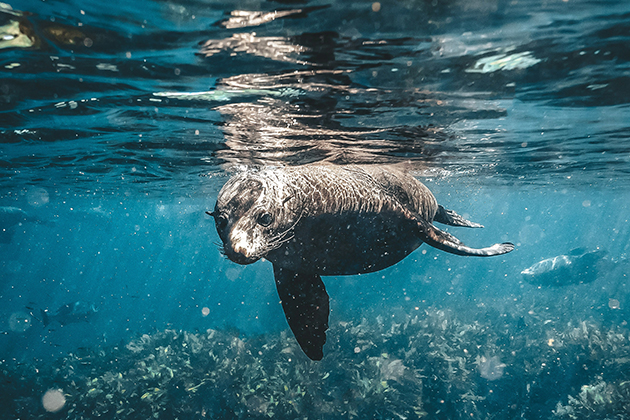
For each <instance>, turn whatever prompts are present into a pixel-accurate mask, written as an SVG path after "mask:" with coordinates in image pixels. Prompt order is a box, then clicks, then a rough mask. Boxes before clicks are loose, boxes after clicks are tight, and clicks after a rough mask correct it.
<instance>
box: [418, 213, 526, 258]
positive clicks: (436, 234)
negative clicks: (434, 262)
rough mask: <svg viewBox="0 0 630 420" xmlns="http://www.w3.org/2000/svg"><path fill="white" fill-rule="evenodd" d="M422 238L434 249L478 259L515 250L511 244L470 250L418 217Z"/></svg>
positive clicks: (451, 236) (506, 243) (454, 238)
mask: <svg viewBox="0 0 630 420" xmlns="http://www.w3.org/2000/svg"><path fill="white" fill-rule="evenodd" d="M416 220H417V222H418V231H419V234H420V238H421V239H422V240H423V241H424V242H426V243H427V244H429V245H431V246H432V247H434V248H437V249H441V250H442V251H446V252H450V253H451V254H456V255H468V256H478V257H491V256H494V255H501V254H506V253H508V252H510V251H512V250H513V249H514V245H512V244H511V243H509V242H505V243H502V244H494V245H492V246H490V247H488V248H480V249H477V248H470V247H468V246H466V245H464V244H463V243H462V242H461V241H460V240H459V239H457V238H456V237H454V236H453V235H451V234H449V233H446V232H444V231H442V230H440V229H438V228H436V227H435V226H433V225H432V224H431V223H429V222H427V221H426V220H424V219H422V218H421V217H416Z"/></svg>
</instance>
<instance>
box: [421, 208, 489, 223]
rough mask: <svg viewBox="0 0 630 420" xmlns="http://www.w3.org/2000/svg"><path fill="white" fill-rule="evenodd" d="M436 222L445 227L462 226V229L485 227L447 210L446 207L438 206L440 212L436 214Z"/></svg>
mask: <svg viewBox="0 0 630 420" xmlns="http://www.w3.org/2000/svg"><path fill="white" fill-rule="evenodd" d="M433 220H434V221H436V222H439V223H442V224H444V225H450V226H461V227H470V228H482V227H483V225H480V224H479V223H475V222H471V221H470V220H466V219H464V218H463V217H462V216H460V215H459V214H457V213H455V212H454V211H453V210H447V209H445V208H444V207H442V206H440V205H438V211H437V213H435V217H434V218H433Z"/></svg>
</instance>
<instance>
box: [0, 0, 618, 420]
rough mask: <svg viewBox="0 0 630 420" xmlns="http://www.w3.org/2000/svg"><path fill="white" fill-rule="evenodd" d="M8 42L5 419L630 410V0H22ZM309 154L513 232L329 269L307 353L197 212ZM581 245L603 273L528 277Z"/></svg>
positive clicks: (266, 288)
mask: <svg viewBox="0 0 630 420" xmlns="http://www.w3.org/2000/svg"><path fill="white" fill-rule="evenodd" d="M274 12H276V13H274ZM0 35H2V36H1V37H0V207H2V210H3V211H2V212H0V223H1V224H2V226H0V228H1V229H2V235H1V236H0V331H1V332H2V334H0V374H1V375H2V376H1V377H0V379H1V380H2V382H1V383H0V390H1V393H2V395H3V396H2V397H0V405H2V406H3V407H4V409H2V410H0V411H2V412H3V413H2V414H0V418H5V417H6V418H17V417H20V418H44V417H46V416H53V415H54V416H59V417H60V418H79V417H82V416H85V417H90V416H91V415H92V416H93V415H97V414H98V415H102V416H105V417H107V418H149V417H151V416H152V415H154V414H155V417H156V418H208V417H211V418H268V417H272V416H274V417H280V418H295V417H297V416H300V417H309V418H311V417H312V418H354V417H358V418H377V417H379V418H380V417H383V418H402V417H401V416H403V417H406V418H420V417H424V416H429V418H488V417H495V418H528V419H538V418H545V419H547V418H619V419H622V418H623V419H628V418H630V405H628V404H627V401H629V400H630V386H628V384H629V383H630V382H628V381H630V363H628V360H629V358H630V330H629V329H628V325H627V322H628V319H629V317H630V299H629V293H630V286H629V285H628V277H627V274H628V269H629V267H630V265H628V263H627V253H628V247H629V240H630V225H629V222H628V212H627V208H628V206H629V205H630V188H629V187H628V186H629V185H630V162H629V161H630V146H629V145H628V140H629V133H630V127H629V121H630V108H629V103H630V88H629V86H630V77H629V71H630V66H629V63H630V47H629V46H630V3H627V2H614V1H610V2H604V1H586V0H577V1H573V0H569V1H561V0H560V1H537V0H526V1H449V2H447V1H433V2H431V1H401V2H392V3H385V2H382V3H377V2H370V1H368V2H361V1H352V2H350V1H338V2H325V1H311V2H306V1H304V2H301V1H281V2H272V1H265V2H262V1H253V2H237V1H233V2H205V1H196V0H190V1H188V0H187V1H179V2H177V1H149V0H138V1H136V2H132V3H130V2H119V1H109V2H106V3H105V2H88V3H85V2H75V1H30V0H23V1H19V2H11V3H10V4H9V5H2V6H1V8H0ZM314 162H328V163H335V164H348V163H362V164H365V163H380V164H399V165H403V166H404V167H405V168H406V169H408V170H409V171H411V172H412V173H413V174H414V175H415V176H416V177H417V178H418V179H420V180H422V181H423V182H424V183H425V184H426V185H427V186H428V187H429V188H430V189H431V191H432V192H433V193H434V195H435V196H436V198H437V199H438V202H440V203H441V204H443V205H444V206H445V207H447V208H451V209H453V210H455V211H457V212H459V213H461V214H463V215H465V217H467V218H469V219H470V220H473V221H475V222H479V223H482V224H483V225H485V229H481V230H465V229H457V228H450V229H449V231H450V232H452V233H454V234H455V235H457V236H458V237H459V238H460V239H462V240H463V241H464V242H465V243H466V244H468V245H471V246H475V247H481V246H487V245H490V244H492V243H495V242H500V241H501V242H502V241H511V242H513V243H514V244H515V245H516V249H515V251H514V252H512V253H510V254H507V255H504V256H500V257H494V258H487V259H475V258H465V257H457V256H454V255H450V254H446V253H443V252H440V251H438V250H436V249H433V248H430V247H428V246H426V245H423V246H422V247H421V248H420V249H419V250H417V251H416V252H415V253H413V254H412V255H411V256H409V257H408V258H406V259H405V260H403V261H402V262H401V263H399V264H397V265H395V266H393V267H390V268H388V269H386V270H383V271H380V272H377V273H373V274H368V275H361V276H347V277H327V278H324V282H325V283H326V287H327V290H328V293H329V295H330V297H331V316H330V330H329V341H328V343H327V344H326V346H325V348H324V354H325V356H324V361H322V362H320V363H319V364H317V363H316V362H310V361H308V360H307V359H306V357H305V356H304V355H302V354H301V353H300V352H299V349H297V350H295V349H294V348H293V347H295V343H294V342H293V341H292V340H293V338H292V336H291V334H290V331H289V330H288V328H287V324H286V320H285V318H284V314H283V312H282V308H281V306H280V305H279V303H278V296H277V293H276V290H275V285H274V282H273V273H272V268H271V264H269V263H268V262H258V263H256V264H253V265H250V266H239V265H236V264H234V263H232V262H230V261H228V260H227V259H225V258H224V257H223V256H222V255H221V254H220V252H219V247H218V243H219V242H220V240H219V237H218V235H217V234H216V230H215V227H214V221H213V220H212V218H211V217H208V216H207V215H205V211H207V210H211V209H212V208H213V207H214V203H215V200H216V196H217V194H218V191H219V190H220V188H221V186H222V185H223V183H224V182H225V181H227V179H228V178H229V176H230V175H231V174H232V173H234V172H236V171H238V170H242V169H243V168H247V167H257V166H263V165H301V164H307V163H314ZM575 249H584V250H589V251H590V250H597V249H600V250H602V251H604V254H603V255H605V257H604V259H603V260H602V263H601V267H600V269H599V272H598V275H597V277H596V278H595V279H591V280H592V281H590V282H588V283H584V284H578V283H576V284H569V285H567V286H562V287H554V286H551V285H545V284H542V285H540V284H530V283H528V282H527V281H525V280H524V277H523V276H522V275H521V271H522V270H524V269H526V268H527V267H530V266H532V265H533V264H534V263H536V262H538V261H541V260H543V259H545V258H551V257H554V256H558V255H563V254H564V255H569V254H570V253H571V251H572V250H575ZM577 252H578V253H579V251H577ZM74 302H84V303H86V304H87V305H88V307H89V305H93V307H94V308H95V309H96V312H95V313H91V314H89V316H86V317H85V318H86V319H79V320H75V321H74V322H68V323H67V324H66V325H63V326H62V325H60V323H59V322H58V321H55V320H54V321H52V322H51V323H50V324H48V325H44V323H43V322H42V321H43V315H42V314H41V311H42V310H48V313H49V314H51V315H52V314H55V313H57V311H58V310H59V309H60V308H63V306H64V305H66V304H72V303H74ZM416 316H418V318H417V319H418V320H420V321H414V322H416V323H413V322H412V321H411V320H413V319H416V318H415V317H416ZM423 322H424V323H423ZM400 325H403V326H405V329H404V330H400V328H402V327H400ZM409 325H411V326H410V327H409V329H406V328H407V326H409ZM166 330H169V331H170V330H172V331H177V333H174V332H165V331H166ZM209 330H212V331H215V333H212V334H210V333H209V332H208V331H209ZM169 334H171V335H169ZM172 334H180V335H181V334H192V335H190V336H188V335H186V336H184V335H181V336H178V337H179V338H173V337H174V336H173V335H172ZM143 335H145V336H144V337H145V339H144V340H145V341H142V337H143ZM181 337H185V338H184V339H182V338H181ZM195 337H196V338H195ZM138 340H140V341H141V343H143V344H142V345H139V344H138V342H139V341H138ZM178 340H179V341H178ZM181 340H184V342H185V343H188V344H186V346H183V347H187V346H191V347H192V346H193V344H194V343H198V342H203V346H201V345H200V348H203V351H202V350H198V351H197V352H196V353H195V355H196V356H194V357H196V359H195V358H194V357H193V356H191V355H190V354H188V353H187V352H186V351H184V350H181V348H182V347H181V346H180V347H177V346H176V344H177V343H180V344H181ZM234 340H238V341H234ZM361 340H363V341H361ZM368 342H370V343H372V344H369V345H368V344H365V343H368ZM133 343H135V344H133ZM165 343H166V344H165ZM235 343H237V344H235ZM239 343H240V344H239ZM278 343H280V344H278ZM361 343H364V344H361ZM195 345H196V344H195ZM160 346H162V347H160ZM168 346H171V347H169V348H171V350H170V351H171V353H170V354H172V356H168V357H167V356H166V353H168V352H166V353H164V354H162V353H159V351H158V350H157V349H158V348H167V347H168ZM276 346H280V347H276ZM291 346H293V347H291ZM140 347H141V348H142V350H138V348H140ZM209 347H211V348H210V349H208V348H209ZM364 347H365V348H364ZM132 348H133V349H135V350H131V349H132ZM283 348H284V349H285V350H286V349H289V348H290V349H293V350H291V351H290V352H289V351H288V350H287V351H285V352H283V351H281V349H283ZM178 349H179V350H178ZM221 349H223V350H221ZM226 349H227V350H226ZM234 349H236V350H234ZM239 349H241V350H242V349H245V350H243V351H241V350H239ZM274 349H275V350H274ZM357 349H358V350H359V351H356V350H357ZM420 349H422V350H420ZM136 350H137V351H136ZM180 350H181V351H180ZM224 350H225V352H224V353H221V351H224ZM152 351H155V352H158V353H155V354H153V353H151V352H152ZM230 351H234V352H236V353H230ZM182 352H183V353H182ZM80 354H82V355H83V356H78V355H80ZM208 354H215V355H218V356H217V357H216V360H215V359H212V363H215V364H211V363H210V361H209V360H210V359H208V357H210V356H208ZM287 354H290V355H291V357H289V358H288V359H287ZM87 355H89V357H88V356H87ZM244 355H247V356H244ZM202 356H203V357H202ZM186 357H188V358H190V357H193V359H194V360H193V359H191V361H189V362H190V363H191V365H190V367H187V366H186V363H184V362H183V360H184V359H186ZM204 357H205V359H204ZM495 357H496V358H495ZM86 360H88V361H89V362H88V361H86ZM141 360H142V363H144V364H145V367H146V365H147V363H149V360H152V361H155V360H158V361H159V363H158V364H157V365H156V366H154V369H162V370H160V372H161V373H159V374H157V378H158V379H159V381H158V379H156V374H155V373H154V374H153V376H151V375H150V373H147V372H146V371H143V370H142V369H145V368H142V369H141V368H140V367H139V366H140V361H141ZM287 360H288V361H287ZM152 363H153V362H152ZM155 363H157V362H155ZM490 364H491V365H490ZM60 366H61V367H60ZM260 366H265V368H264V369H267V370H264V369H263V368H262V367H260ZM273 366H276V368H272V367H273ZM277 366H280V367H277ZM166 367H168V369H170V370H171V372H169V371H168V370H165V369H166ZM86 369H87V370H86ZM273 369H280V370H276V371H274V372H275V373H274V374H271V373H270V372H272V371H273ZM262 371H265V372H267V373H266V374H262V373H260V372H262ZM107 372H109V373H110V374H111V375H110V376H106V375H105V374H106V373H107ZM119 372H122V373H121V375H122V376H121V377H125V378H129V381H131V382H133V383H135V384H136V385H134V386H135V387H136V388H135V389H134V393H135V395H134V396H133V397H131V396H130V394H131V391H129V392H127V393H125V392H123V391H122V389H125V387H126V386H127V387H129V386H131V385H124V384H122V382H121V383H120V384H119V385H116V386H117V387H118V388H116V387H115V386H114V385H112V384H113V383H116V380H118V379H112V378H117V374H118V373H119ZM172 372H174V374H171V373H172ZM278 372H281V373H278ZM62 373H63V374H62ZM210 373H212V375H215V376H213V377H212V378H213V379H210V376H211V375H210ZM112 375H113V376H112ZM265 375H267V376H265ZM148 377H150V379H147V378H148ZM261 377H262V378H264V379H265V380H264V381H262V379H260V378H261ZM95 378H100V381H101V382H98V381H95V382H92V381H93V380H94V379H95ZM103 378H109V379H103ZM226 378H229V381H228V379H226ZM242 378H249V379H242ZM177 380H179V381H181V383H180V382H176V381H177ZM156 381H157V382H156ZM186 381H189V382H186ZM195 381H196V382H195ZM226 381H227V382H226ZM251 381H254V382H251ZM256 381H258V382H256ZM158 382H159V383H158ZM99 383H105V384H107V385H106V386H105V385H103V386H105V388H102V387H99V385H98V384H99ZM210 384H212V386H213V387H214V388H209V387H210V386H211V385H210ZM300 384H301V388H300V390H299V391H296V390H297V386H298V385H300ZM383 384H384V385H383ZM193 385H194V386H197V385H199V388H195V387H194V386H193ZM256 385H260V387H258V388H256ZM108 387H109V388H108ZM204 387H205V388H204ZM379 387H380V388H379ZM56 388H60V389H62V390H63V392H64V393H65V395H66V397H65V398H66V403H65V405H64V406H63V407H62V408H61V409H60V411H59V412H58V414H50V413H47V412H46V410H45V406H44V403H42V396H43V395H44V393H45V392H46V390H48V389H56ZM104 389H107V390H105V391H104ZM127 389H129V388H127ZM156 389H157V390H159V391H156ZM197 390H201V391H199V392H197ZM304 390H306V391H304ZM101 393H102V395H101ZM107 395H110V397H109V398H107ZM272 396H273V399H272V402H270V399H271V397H272ZM278 401H280V402H278ZM317 401H320V402H319V403H317ZM321 401H324V402H325V403H323V402H321ZM182 407H188V408H187V410H189V411H186V410H185V409H184V408H182ZM571 410H573V411H571ZM90 413H92V414H90ZM95 413H96V414H95ZM571 416H574V417H571ZM606 416H608V417H606ZM615 416H616V417H615Z"/></svg>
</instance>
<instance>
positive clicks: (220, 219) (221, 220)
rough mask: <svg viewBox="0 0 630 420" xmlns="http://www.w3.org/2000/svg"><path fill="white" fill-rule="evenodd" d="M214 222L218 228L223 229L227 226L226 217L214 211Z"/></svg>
mask: <svg viewBox="0 0 630 420" xmlns="http://www.w3.org/2000/svg"><path fill="white" fill-rule="evenodd" d="M212 216H214V223H216V225H217V228H218V229H224V228H225V227H226V226H227V223H228V218H227V217H225V216H224V215H222V214H217V213H214V214H213V215H212Z"/></svg>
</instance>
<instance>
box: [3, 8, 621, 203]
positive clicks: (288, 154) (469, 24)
mask: <svg viewBox="0 0 630 420" xmlns="http://www.w3.org/2000/svg"><path fill="white" fill-rule="evenodd" d="M574 3H575V2H571V4H570V5H569V4H564V3H563V2H557V3H554V4H545V5H541V4H538V3H536V2H529V3H527V4H526V3H522V4H521V3H513V4H509V5H507V4H503V3H502V2H490V3H487V2H478V3H477V2H466V3H465V4H464V3H459V2H451V3H439V4H437V5H431V4H429V3H425V2H403V3H399V4H395V5H386V6H385V5H380V6H382V7H375V6H374V5H373V4H372V3H370V2H365V3H330V4H317V5H308V6H305V7H298V8H283V7H276V6H274V5H271V4H269V5H265V7H262V8H261V9H260V10H257V9H255V8H252V9H243V8H234V9H230V7H229V5H227V4H222V5H210V6H208V5H205V4H204V5H202V4H197V3H190V4H171V3H165V4H161V3H153V2H147V4H146V5H147V7H146V9H144V12H145V13H144V14H139V12H138V11H129V10H126V9H125V8H120V9H119V10H117V9H115V8H113V9H112V10H109V11H108V14H107V16H111V15H112V13H113V14H116V13H120V14H121V15H120V16H123V14H124V15H125V19H111V18H108V19H105V18H100V17H99V15H98V14H97V13H96V11H97V10H98V6H96V5H85V6H84V7H83V6H82V7H76V10H75V8H74V6H71V4H68V5H65V6H64V7H59V8H58V9H57V8H56V7H55V5H52V4H51V5H47V6H46V7H39V6H38V8H34V7H33V8H30V9H29V7H28V6H29V3H28V2H26V3H23V4H20V5H19V7H20V9H22V10H12V9H9V6H5V7H4V9H2V10H1V11H0V15H1V16H0V17H1V18H2V20H1V21H0V24H2V28H3V29H2V30H3V34H4V36H3V40H2V42H1V47H2V51H4V54H3V55H4V61H3V66H2V68H3V79H2V80H1V87H2V89H1V91H0V92H1V95H2V99H3V101H2V102H3V104H4V105H2V116H3V120H4V121H5V123H4V127H3V129H2V134H3V138H4V144H5V146H3V157H2V159H3V164H2V170H3V171H4V175H5V177H4V179H10V177H13V178H15V177H17V178H15V179H19V180H20V182H26V183H29V182H31V183H32V182H34V180H35V179H39V178H47V177H54V178H58V177H61V178H62V179H64V182H65V183H67V184H69V185H75V182H74V181H75V180H76V179H79V180H82V181H85V183H90V182H93V181H94V180H95V179H96V177H97V176H98V177H100V178H99V182H100V183H101V184H102V185H104V187H105V188H106V189H111V188H115V187H116V186H117V185H118V184H119V182H120V181H121V180H122V179H123V177H124V178H125V179H126V180H127V181H132V182H142V183H144V184H147V185H148V186H150V187H155V190H156V191H160V190H162V191H163V188H164V185H166V184H164V183H163V181H166V180H167V179H168V178H169V177H177V178H178V179H179V180H182V179H188V180H194V179H195V177H196V176H198V175H199V174H200V173H204V172H205V173H208V172H215V171H219V170H220V168H221V167H222V164H224V163H229V164H234V163H238V164H285V163H287V164H299V163H306V162H314V161H330V162H337V163H348V162H355V163H356V162H371V161H373V162H379V163H397V162H401V161H404V162H409V163H412V164H413V165H416V167H417V168H418V171H419V172H420V173H421V172H422V170H421V169H420V168H425V169H427V170H430V171H432V172H436V171H437V172H441V171H443V173H449V174H459V175H460V176H469V175H470V174H475V175H476V176H477V177H482V178H483V179H486V181H485V182H492V183H494V182H508V183H511V182H523V181H522V180H523V178H524V177H523V174H527V176H526V177H525V178H527V182H535V183H541V184H546V183H548V182H563V181H564V180H566V179H567V178H568V177H569V176H571V177H572V179H574V180H575V179H576V178H579V179H580V180H581V181H580V182H589V179H590V178H592V179H593V180H594V181H596V182H598V183H603V184H605V185H610V184H611V183H610V179H611V178H616V179H619V177H625V176H626V175H627V159H626V158H625V157H623V156H624V154H626V152H627V148H626V145H625V144H626V141H625V140H626V139H627V124H626V123H625V121H627V120H628V118H627V116H628V115H627V111H626V107H625V106H624V104H625V103H626V102H627V98H628V97H629V95H627V94H625V93H626V90H627V86H628V84H627V83H626V82H627V81H626V78H627V76H625V73H624V69H625V68H626V67H627V66H626V64H625V63H626V62H627V57H628V52H627V43H626V42H624V41H625V37H626V36H627V34H626V29H625V28H627V23H626V22H625V18H624V16H625V15H624V14H623V12H624V11H625V9H624V7H625V6H624V5H623V4H617V3H615V4H613V3H611V4H610V5H608V6H606V7H604V6H600V7H597V6H593V5H591V4H590V3H588V2H580V3H577V4H574ZM12 6H13V7H16V6H18V5H12ZM141 9H142V8H141ZM572 18H573V19H572ZM202 92H205V93H202ZM156 95H157V96H156ZM580 114H584V115H583V116H582V115H580ZM576 121H578V122H583V124H576V123H575V122H576ZM585 133H586V135H585ZM140 136H142V137H141V138H140ZM593 137H596V138H597V140H596V141H593V140H591V139H593ZM73 142H74V143H73ZM61 143H63V144H64V146H61V145H60V144H61ZM140 143H141V144H140ZM16 144H17V145H19V146H11V145H16ZM52 144H56V145H55V146H54V147H44V146H46V145H52ZM193 144H194V146H193ZM79 145H80V146H79ZM112 155H118V156H117V157H116V158H112ZM27 156H32V157H31V158H29V157H27ZM71 156H73V157H71ZM67 162H71V165H72V166H71V168H72V169H71V172H72V174H71V175H64V169H66V168H68V166H67ZM95 168H99V169H97V170H95ZM132 168H135V171H132V170H131V169H132ZM143 168H146V169H143ZM42 171H43V172H42ZM42 174H43V175H42ZM97 174H98V175H97ZM103 174H106V175H104V176H103ZM451 176H452V175H451ZM151 180H154V181H155V183H151ZM189 182H190V181H189ZM198 184H199V183H198V182H195V181H193V182H191V183H190V184H189V185H190V186H191V187H192V188H197V187H196V186H197V185H198ZM8 187H9V184H7V183H5V189H6V188H8ZM71 188H73V187H71Z"/></svg>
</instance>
